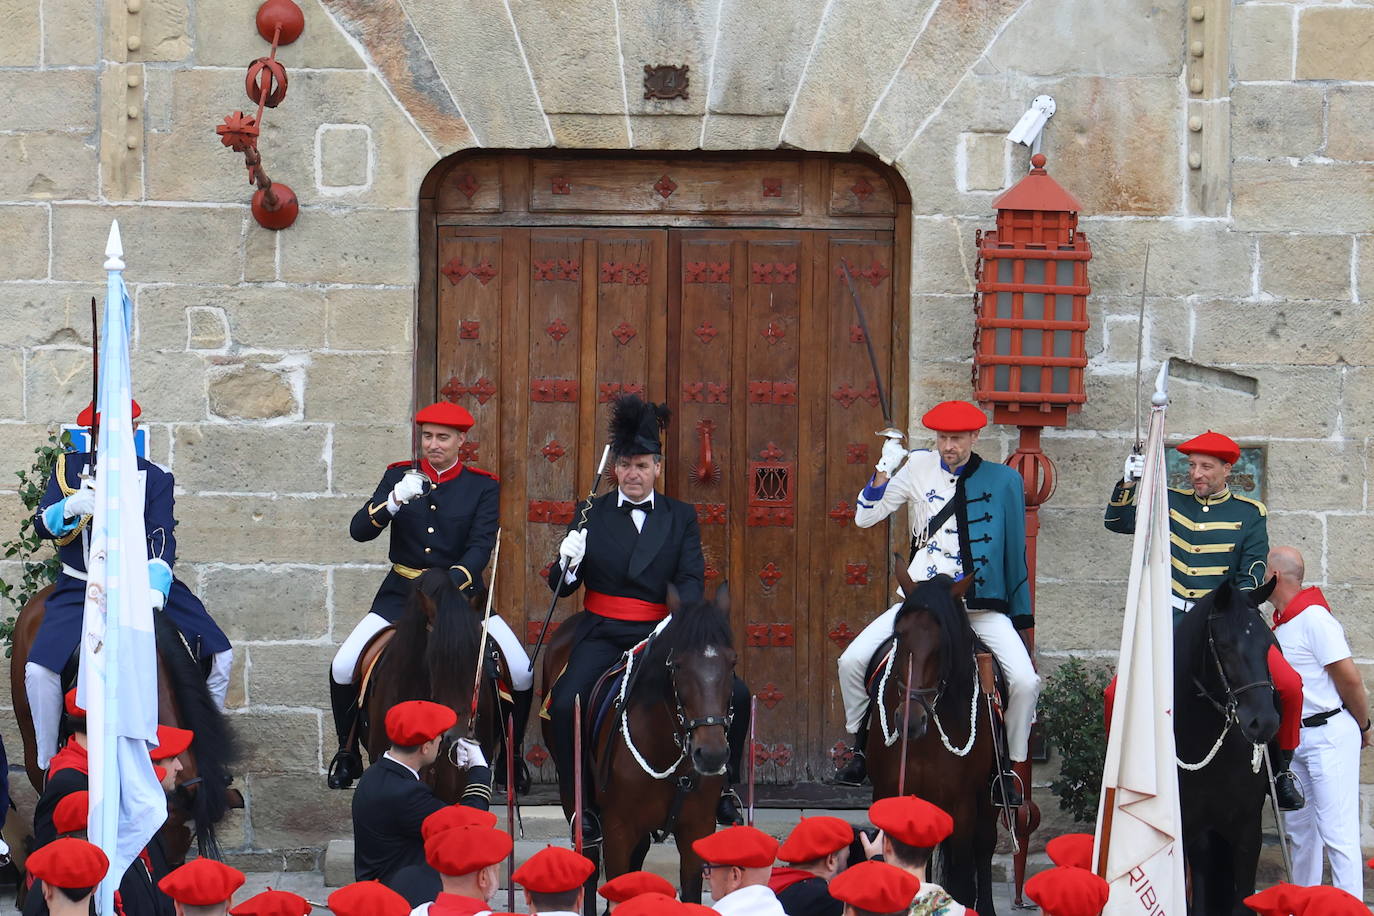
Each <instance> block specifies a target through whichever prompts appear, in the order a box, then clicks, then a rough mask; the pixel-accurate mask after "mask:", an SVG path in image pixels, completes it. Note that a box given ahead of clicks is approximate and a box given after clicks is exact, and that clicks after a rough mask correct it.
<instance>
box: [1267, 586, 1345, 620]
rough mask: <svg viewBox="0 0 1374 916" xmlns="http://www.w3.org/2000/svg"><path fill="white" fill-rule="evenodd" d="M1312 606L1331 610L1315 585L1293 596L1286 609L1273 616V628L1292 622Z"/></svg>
mask: <svg viewBox="0 0 1374 916" xmlns="http://www.w3.org/2000/svg"><path fill="white" fill-rule="evenodd" d="M1314 604H1319V605H1321V606H1322V607H1324V608H1326V609H1327V610H1328V611H1329V610H1331V605H1329V604H1327V603H1326V596H1325V595H1323V594H1322V590H1321V589H1319V588H1317V587H1316V586H1315V585H1309V586H1308V587H1307V588H1305V589H1303V590H1302V591H1300V592H1298V593H1297V594H1296V595H1294V596H1293V600H1292V601H1290V602H1288V606H1287V607H1285V608H1284V609H1283V610H1281V611H1279V612H1278V613H1277V614H1275V615H1274V627H1273V628H1274V629H1275V630H1277V629H1278V628H1279V627H1280V626H1281V625H1283V624H1285V623H1287V622H1288V621H1290V620H1292V619H1293V618H1294V617H1296V616H1298V615H1299V614H1301V613H1302V612H1303V611H1305V610H1307V609H1308V608H1310V607H1311V606H1312V605H1314Z"/></svg>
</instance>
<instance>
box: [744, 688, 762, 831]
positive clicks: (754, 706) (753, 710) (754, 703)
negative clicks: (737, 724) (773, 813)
mask: <svg viewBox="0 0 1374 916" xmlns="http://www.w3.org/2000/svg"><path fill="white" fill-rule="evenodd" d="M758 710H759V698H758V697H756V696H751V697H749V819H748V820H747V821H745V823H746V824H748V825H749V826H750V827H752V826H754V770H755V769H756V768H757V766H758V764H757V763H755V761H754V748H755V745H754V722H755V721H756V717H757V715H758Z"/></svg>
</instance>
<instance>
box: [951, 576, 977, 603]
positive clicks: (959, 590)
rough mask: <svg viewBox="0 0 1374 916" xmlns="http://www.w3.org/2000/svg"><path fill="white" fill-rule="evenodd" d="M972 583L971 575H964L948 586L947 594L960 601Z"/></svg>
mask: <svg viewBox="0 0 1374 916" xmlns="http://www.w3.org/2000/svg"><path fill="white" fill-rule="evenodd" d="M972 584H973V577H972V576H964V578H962V579H960V580H959V581H958V582H955V583H954V584H953V585H951V586H950V587H949V594H950V596H951V597H953V598H957V599H959V600H960V601H962V600H964V594H965V593H966V592H968V590H969V586H971V585H972Z"/></svg>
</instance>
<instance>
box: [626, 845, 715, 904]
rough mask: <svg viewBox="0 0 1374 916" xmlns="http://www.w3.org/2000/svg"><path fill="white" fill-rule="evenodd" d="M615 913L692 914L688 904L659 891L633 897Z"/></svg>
mask: <svg viewBox="0 0 1374 916" xmlns="http://www.w3.org/2000/svg"><path fill="white" fill-rule="evenodd" d="M698 842H700V841H698ZM615 911H616V912H617V913H619V914H620V916H672V914H674V913H677V914H679V916H681V914H685V913H690V912H691V910H688V909H687V908H686V904H683V903H679V902H678V901H677V900H675V899H673V898H672V897H670V896H668V895H667V894H660V893H658V892H657V891H650V892H649V893H647V894H640V895H639V896H638V897H631V898H630V899H629V900H626V901H625V902H624V903H620V904H617V905H616V908H615Z"/></svg>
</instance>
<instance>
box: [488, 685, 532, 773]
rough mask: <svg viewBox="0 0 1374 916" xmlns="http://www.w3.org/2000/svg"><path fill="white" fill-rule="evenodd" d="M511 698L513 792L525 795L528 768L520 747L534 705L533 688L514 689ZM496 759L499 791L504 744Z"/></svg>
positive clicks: (504, 769)
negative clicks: (513, 755)
mask: <svg viewBox="0 0 1374 916" xmlns="http://www.w3.org/2000/svg"><path fill="white" fill-rule="evenodd" d="M511 700H512V706H511V720H512V725H513V726H514V728H515V736H514V738H513V739H512V741H511V744H512V745H513V746H514V748H515V794H516V795H525V794H527V793H528V792H529V791H530V769H529V767H528V766H526V765H525V755H524V754H523V753H521V749H522V742H523V741H524V738H525V727H526V726H527V725H528V724H529V721H530V707H531V706H533V705H534V688H533V687H531V688H529V689H528V690H516V691H514V693H513V695H512V697H511ZM496 760H497V762H496V770H495V777H496V788H497V791H498V792H500V791H504V790H505V788H506V748H505V745H504V744H503V745H502V746H501V753H500V754H497V755H496Z"/></svg>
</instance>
